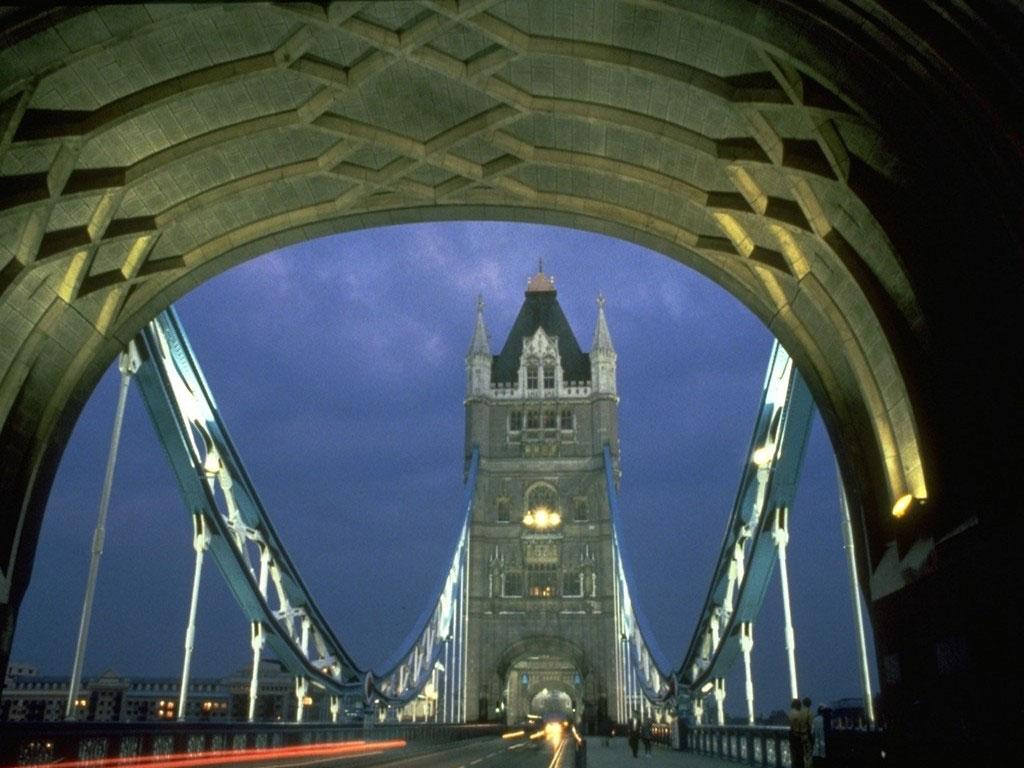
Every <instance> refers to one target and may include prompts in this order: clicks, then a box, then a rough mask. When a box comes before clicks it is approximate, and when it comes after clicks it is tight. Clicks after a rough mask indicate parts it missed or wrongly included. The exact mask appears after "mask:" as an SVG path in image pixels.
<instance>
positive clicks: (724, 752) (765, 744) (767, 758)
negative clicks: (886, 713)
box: [685, 725, 886, 768]
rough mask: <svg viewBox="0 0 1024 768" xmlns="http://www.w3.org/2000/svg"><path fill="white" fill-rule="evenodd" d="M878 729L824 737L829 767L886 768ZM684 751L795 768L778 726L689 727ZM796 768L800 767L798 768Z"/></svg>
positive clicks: (785, 730)
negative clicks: (866, 767) (875, 767)
mask: <svg viewBox="0 0 1024 768" xmlns="http://www.w3.org/2000/svg"><path fill="white" fill-rule="evenodd" d="M884 739H885V733H884V732H883V731H881V730H877V729H875V730H856V731H854V730H849V731H841V730H832V731H829V732H828V734H827V735H826V737H825V745H826V754H827V756H828V764H829V766H830V768H845V767H846V766H850V768H852V767H853V766H858V768H859V767H860V766H884V765H886V762H885V760H886V753H885V741H884ZM685 742H686V749H687V750H689V751H690V752H695V753H697V754H701V755H711V756H714V757H721V758H725V759H727V760H730V761H732V762H737V763H743V764H745V765H759V766H770V767H771V768H794V767H793V766H792V762H791V760H790V755H789V728H787V727H786V726H778V725H703V726H697V727H695V728H690V729H689V730H688V731H687V733H686V736H685ZM796 768H800V767H799V766H797V767H796Z"/></svg>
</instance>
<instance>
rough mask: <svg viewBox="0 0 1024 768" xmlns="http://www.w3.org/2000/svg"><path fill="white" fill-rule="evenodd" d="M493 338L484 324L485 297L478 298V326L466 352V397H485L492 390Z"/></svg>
mask: <svg viewBox="0 0 1024 768" xmlns="http://www.w3.org/2000/svg"><path fill="white" fill-rule="evenodd" d="M491 361H492V358H491V340H490V336H489V335H488V333H487V326H486V325H484V298H483V296H478V297H477V300H476V328H475V329H474V330H473V341H472V342H470V345H469V352H467V353H466V397H483V396H486V395H488V394H489V393H490V391H491Z"/></svg>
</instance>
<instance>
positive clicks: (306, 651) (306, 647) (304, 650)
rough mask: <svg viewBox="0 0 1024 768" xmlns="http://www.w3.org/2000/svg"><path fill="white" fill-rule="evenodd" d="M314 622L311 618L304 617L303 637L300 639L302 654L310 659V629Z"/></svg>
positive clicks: (304, 615)
mask: <svg viewBox="0 0 1024 768" xmlns="http://www.w3.org/2000/svg"><path fill="white" fill-rule="evenodd" d="M312 624H313V622H312V621H310V618H309V616H307V615H306V614H303V615H302V636H301V637H300V638H299V647H300V648H301V649H302V653H303V655H304V656H305V657H306V658H309V628H310V627H311V626H312Z"/></svg>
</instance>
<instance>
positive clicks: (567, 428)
mask: <svg viewBox="0 0 1024 768" xmlns="http://www.w3.org/2000/svg"><path fill="white" fill-rule="evenodd" d="M561 421H562V431H563V432H571V431H572V429H573V413H572V410H570V409H569V408H563V409H562V414H561Z"/></svg>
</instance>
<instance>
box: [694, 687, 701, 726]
mask: <svg viewBox="0 0 1024 768" xmlns="http://www.w3.org/2000/svg"><path fill="white" fill-rule="evenodd" d="M693 719H694V720H696V721H697V725H704V694H702V693H699V694H697V695H696V696H695V697H694V699H693Z"/></svg>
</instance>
